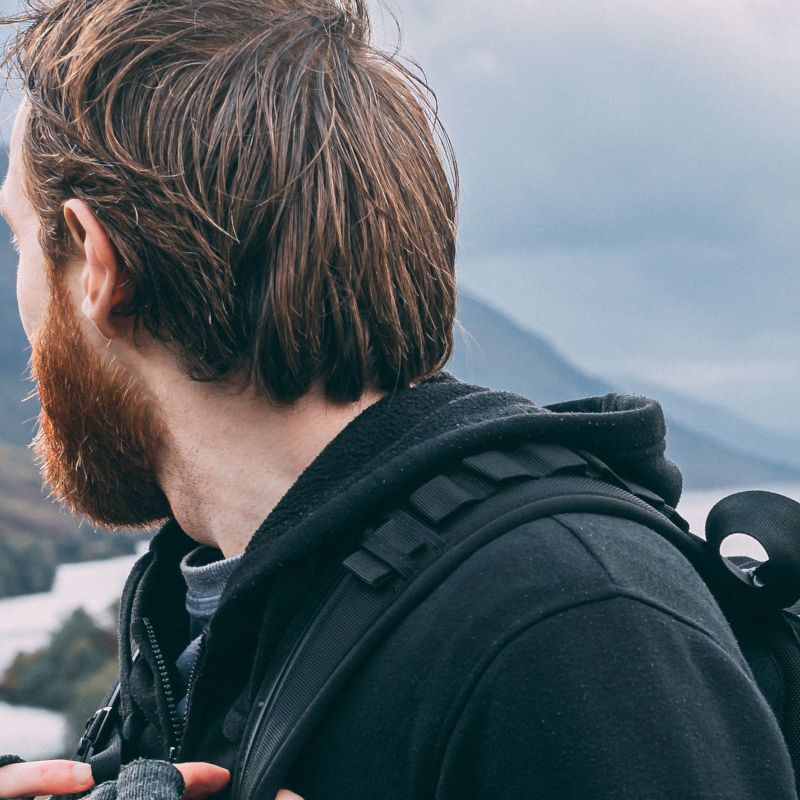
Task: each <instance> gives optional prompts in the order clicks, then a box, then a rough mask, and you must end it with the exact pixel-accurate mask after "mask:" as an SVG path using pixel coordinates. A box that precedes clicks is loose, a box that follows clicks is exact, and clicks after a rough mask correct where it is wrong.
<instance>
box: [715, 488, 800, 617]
mask: <svg viewBox="0 0 800 800" xmlns="http://www.w3.org/2000/svg"><path fill="white" fill-rule="evenodd" d="M735 533H744V534H747V535H748V536H751V537H752V538H753V539H755V540H756V541H757V542H758V543H759V544H760V545H761V546H762V547H763V548H764V549H765V550H766V551H767V555H768V557H769V560H768V561H765V562H764V563H763V564H761V565H760V566H759V567H757V568H756V569H755V570H754V571H750V570H747V571H745V570H742V569H741V568H740V567H738V566H737V565H736V564H735V563H733V562H732V561H730V560H729V559H726V558H725V557H724V556H723V555H722V553H721V551H720V548H721V546H722V543H723V541H725V539H726V538H727V537H728V536H731V535H732V534H735ZM706 540H707V541H708V543H709V545H711V547H712V549H713V551H714V552H715V553H716V554H717V556H718V557H719V558H720V560H721V561H722V562H723V563H724V564H725V566H726V567H727V568H728V569H729V570H730V571H731V572H732V573H733V574H734V575H735V576H736V577H737V578H739V580H740V581H742V582H743V583H745V584H747V585H748V586H750V587H752V590H753V591H754V592H757V593H758V594H759V595H760V596H762V597H764V598H765V599H767V600H768V601H769V602H770V604H772V605H774V606H775V607H777V608H788V607H789V606H791V605H792V604H793V603H795V602H797V600H798V599H800V503H796V502H795V501H794V500H791V499H790V498H788V497H784V496H783V495H780V494H774V493H773V492H759V491H751V492H738V493H737V494H732V495H730V496H728V497H726V498H724V499H723V500H720V501H719V502H718V503H717V504H716V505H715V506H714V508H712V509H711V511H710V512H709V515H708V518H707V519H706Z"/></svg>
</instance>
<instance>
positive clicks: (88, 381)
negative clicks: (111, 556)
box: [32, 278, 170, 528]
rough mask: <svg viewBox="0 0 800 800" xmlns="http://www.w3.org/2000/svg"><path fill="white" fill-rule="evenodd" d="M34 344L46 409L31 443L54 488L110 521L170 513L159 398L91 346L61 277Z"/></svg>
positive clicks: (74, 505) (97, 518)
mask: <svg viewBox="0 0 800 800" xmlns="http://www.w3.org/2000/svg"><path fill="white" fill-rule="evenodd" d="M51 284H52V294H51V299H50V307H49V309H48V316H47V320H46V321H45V323H44V325H43V327H42V330H41V332H40V334H39V336H38V337H37V338H36V341H35V343H34V345H33V357H32V372H33V377H34V379H35V380H36V381H37V384H38V393H39V399H40V401H41V412H40V415H39V429H38V432H37V434H36V437H35V438H34V441H33V445H32V446H33V448H34V451H35V453H36V455H37V458H38V460H39V464H40V469H41V473H42V477H43V478H44V480H45V482H46V483H47V484H48V485H49V487H50V489H51V490H52V494H53V495H54V496H55V497H56V498H57V499H58V500H60V501H61V502H62V503H64V505H66V506H67V507H68V508H69V509H70V511H72V512H73V513H75V514H78V515H82V516H86V517H88V518H89V519H91V520H92V521H93V522H95V523H96V524H99V525H103V526H106V527H111V528H116V527H121V526H133V527H140V526H148V525H151V524H153V523H155V522H157V521H158V520H161V519H163V518H165V517H167V516H169V514H170V507H169V502H168V501H167V498H166V496H165V495H164V493H163V491H162V490H161V487H160V486H159V485H158V480H157V477H156V472H155V463H156V458H157V456H158V454H159V452H160V450H161V448H162V446H163V442H164V430H163V427H162V425H161V424H160V422H159V420H158V417H157V414H156V413H155V407H154V406H155V404H154V402H153V401H152V400H151V399H150V398H149V397H147V396H146V395H145V394H144V392H143V391H142V390H141V389H139V388H138V387H137V386H136V385H135V384H134V382H133V380H132V378H131V377H130V376H129V375H128V374H127V373H126V372H125V371H124V370H123V368H122V367H120V366H119V365H115V364H107V363H104V362H103V361H102V360H101V357H100V356H99V355H97V354H96V353H95V352H94V351H93V350H92V349H91V347H90V345H89V343H88V341H87V340H86V337H85V336H84V334H83V331H82V330H81V328H80V324H79V321H78V318H77V314H76V311H75V308H74V305H73V303H72V300H71V297H70V296H69V293H68V290H67V288H66V286H65V285H64V283H63V281H60V280H58V279H57V278H56V279H54V280H53V281H52V282H51Z"/></svg>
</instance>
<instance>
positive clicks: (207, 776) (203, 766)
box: [175, 761, 231, 800]
mask: <svg viewBox="0 0 800 800" xmlns="http://www.w3.org/2000/svg"><path fill="white" fill-rule="evenodd" d="M175 766H176V768H177V769H178V771H179V772H180V773H181V775H183V782H184V783H185V784H186V790H185V791H184V793H183V798H184V800H205V798H206V797H209V796H210V795H212V794H216V793H217V792H221V791H222V790H223V789H224V788H225V787H226V786H227V785H228V781H229V780H230V779H231V774H230V772H228V770H226V769H223V768H222V767H218V766H217V765H216V764H208V763H206V762H205V761H187V762H186V763H185V764H175Z"/></svg>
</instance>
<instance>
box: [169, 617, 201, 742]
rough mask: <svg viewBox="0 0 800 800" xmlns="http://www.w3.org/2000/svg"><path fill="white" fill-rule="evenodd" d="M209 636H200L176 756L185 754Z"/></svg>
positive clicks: (190, 674) (187, 690)
mask: <svg viewBox="0 0 800 800" xmlns="http://www.w3.org/2000/svg"><path fill="white" fill-rule="evenodd" d="M207 636H208V631H203V633H202V635H201V636H200V644H199V645H198V647H197V655H196V656H195V659H194V664H192V671H191V672H190V673H189V683H188V684H187V686H186V715H185V717H184V725H183V734H182V736H181V737H180V744H179V745H178V748H177V753H176V756H179V755H180V754H181V753H182V752H183V742H184V739H185V738H186V729H187V727H188V725H187V723H188V722H189V712H190V711H191V710H192V689H193V688H194V684H195V679H196V678H197V673H198V671H199V667H200V661H201V659H202V658H203V656H204V655H205V650H206V637H207Z"/></svg>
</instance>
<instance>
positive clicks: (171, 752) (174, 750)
mask: <svg viewBox="0 0 800 800" xmlns="http://www.w3.org/2000/svg"><path fill="white" fill-rule="evenodd" d="M177 758H178V748H177V747H175V746H173V747H170V749H169V763H170V764H174V763H175V760H176V759H177Z"/></svg>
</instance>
